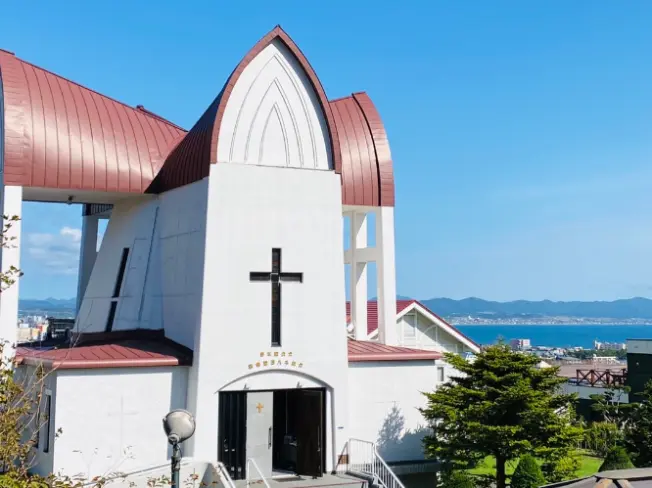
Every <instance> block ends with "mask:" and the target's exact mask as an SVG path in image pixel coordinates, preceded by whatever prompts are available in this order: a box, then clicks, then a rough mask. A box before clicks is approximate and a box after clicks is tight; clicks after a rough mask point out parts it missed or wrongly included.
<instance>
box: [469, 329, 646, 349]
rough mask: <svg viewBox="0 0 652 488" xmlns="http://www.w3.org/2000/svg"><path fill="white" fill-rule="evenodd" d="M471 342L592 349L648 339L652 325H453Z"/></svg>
mask: <svg viewBox="0 0 652 488" xmlns="http://www.w3.org/2000/svg"><path fill="white" fill-rule="evenodd" d="M456 327H457V328H458V329H459V330H460V332H462V333H463V334H465V335H467V336H469V337H470V338H471V339H473V340H474V341H475V342H477V343H479V344H482V345H486V344H494V343H496V342H497V341H498V339H499V338H502V339H504V340H505V341H507V342H509V340H510V339H530V341H531V342H532V345H533V346H553V347H575V346H581V347H583V348H585V349H592V348H593V341H594V340H598V341H600V342H625V341H626V340H627V339H652V325H615V324H614V325H457V326H456Z"/></svg>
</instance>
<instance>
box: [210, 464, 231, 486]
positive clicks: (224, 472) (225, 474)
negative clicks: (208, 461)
mask: <svg viewBox="0 0 652 488" xmlns="http://www.w3.org/2000/svg"><path fill="white" fill-rule="evenodd" d="M213 466H214V467H215V471H217V475H218V476H219V477H220V479H221V480H222V484H223V485H225V486H226V488H235V483H234V482H233V479H232V478H231V475H230V474H229V470H228V469H227V467H226V466H224V463H223V462H221V461H218V462H216V463H215V464H214V465H213Z"/></svg>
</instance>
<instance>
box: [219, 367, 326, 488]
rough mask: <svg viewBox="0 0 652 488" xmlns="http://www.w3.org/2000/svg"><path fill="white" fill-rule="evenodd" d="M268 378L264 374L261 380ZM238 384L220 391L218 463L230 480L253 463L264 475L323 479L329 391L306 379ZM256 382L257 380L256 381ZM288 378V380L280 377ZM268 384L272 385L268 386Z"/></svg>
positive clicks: (239, 477)
mask: <svg viewBox="0 0 652 488" xmlns="http://www.w3.org/2000/svg"><path fill="white" fill-rule="evenodd" d="M265 376H268V375H265ZM248 379H249V380H252V378H251V377H249V378H244V379H242V380H238V381H236V382H234V383H232V384H230V385H228V386H227V387H225V388H223V389H221V390H220V392H219V399H218V401H219V412H218V416H219V418H218V429H219V432H218V439H219V440H218V458H219V460H220V461H221V462H223V463H224V465H225V466H226V467H227V469H228V470H229V473H230V475H231V477H232V478H233V479H244V478H245V477H246V465H247V460H249V459H253V460H254V461H255V463H256V465H257V467H258V468H259V469H260V471H261V472H262V474H263V476H265V477H266V478H267V477H273V476H284V475H285V476H287V475H289V474H296V475H305V476H313V477H316V476H321V475H322V474H323V473H324V471H325V467H326V443H327V435H326V432H327V430H326V428H327V415H326V411H327V408H326V397H327V391H328V389H327V387H326V386H325V385H322V384H320V383H319V382H316V381H314V380H313V379H310V378H307V377H300V378H299V380H298V381H297V379H296V378H295V380H294V381H293V382H292V383H288V382H286V381H282V382H280V383H284V384H279V381H274V380H278V379H279V378H265V379H266V380H268V381H265V382H264V383H265V384H273V385H274V386H282V387H281V388H274V389H263V388H264V387H262V388H261V382H259V381H255V380H253V381H249V383H251V387H249V385H248V384H247V383H244V384H243V381H247V380H248ZM256 379H258V378H256ZM284 379H287V378H284ZM269 380H271V381H269Z"/></svg>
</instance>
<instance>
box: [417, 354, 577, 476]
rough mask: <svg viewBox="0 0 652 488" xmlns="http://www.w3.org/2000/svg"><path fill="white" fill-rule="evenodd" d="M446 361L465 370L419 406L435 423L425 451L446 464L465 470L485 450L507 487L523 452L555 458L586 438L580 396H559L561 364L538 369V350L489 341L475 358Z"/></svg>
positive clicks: (452, 356) (427, 394)
mask: <svg viewBox="0 0 652 488" xmlns="http://www.w3.org/2000/svg"><path fill="white" fill-rule="evenodd" d="M446 360H447V361H448V362H449V363H450V364H451V366H453V367H454V368H456V369H457V370H458V371H459V372H460V373H462V374H461V375H460V376H456V377H452V378H450V380H449V382H448V383H446V384H444V385H442V386H440V387H439V389H437V390H436V391H435V392H432V393H425V396H426V398H427V405H426V407H425V408H423V409H422V410H421V413H422V414H423V416H424V417H425V418H426V419H427V420H428V421H429V422H430V425H431V426H432V428H433V432H432V434H431V435H429V436H427V437H426V438H425V439H424V447H425V452H426V455H427V456H428V457H431V458H435V459H438V460H440V462H442V464H443V466H445V469H449V470H451V469H456V468H462V469H464V468H468V467H470V466H472V465H473V464H474V463H476V462H478V461H480V460H481V459H483V458H484V457H486V456H493V457H494V458H495V459H496V472H495V483H496V487H497V488H505V485H506V473H505V466H506V463H507V462H508V461H510V460H515V459H517V458H519V457H520V456H521V455H523V454H528V453H532V454H535V455H536V456H537V457H539V458H543V459H544V460H547V461H550V462H556V461H557V460H559V459H562V458H564V457H565V456H567V455H568V454H569V453H570V452H571V451H572V449H574V448H575V447H576V446H577V445H578V444H579V443H580V441H581V438H582V428H581V427H580V426H579V425H578V424H576V422H575V413H574V408H573V403H574V399H575V396H574V395H568V394H562V393H560V392H559V387H560V385H561V384H562V383H564V382H565V381H566V379H564V378H561V377H559V376H557V372H558V368H537V365H538V363H539V359H538V358H537V357H535V356H533V355H529V354H522V353H519V352H513V351H512V350H511V349H510V348H509V347H508V346H506V345H504V344H499V345H496V346H491V347H489V348H487V349H485V350H484V351H482V352H481V353H479V354H478V355H476V357H475V359H474V360H472V361H467V360H465V359H463V358H462V357H460V356H458V355H455V354H447V355H446Z"/></svg>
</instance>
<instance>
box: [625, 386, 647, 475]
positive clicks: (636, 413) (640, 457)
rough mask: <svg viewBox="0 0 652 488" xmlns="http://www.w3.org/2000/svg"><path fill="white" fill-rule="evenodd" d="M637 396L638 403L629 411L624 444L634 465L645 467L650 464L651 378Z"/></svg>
mask: <svg viewBox="0 0 652 488" xmlns="http://www.w3.org/2000/svg"><path fill="white" fill-rule="evenodd" d="M637 396H638V397H639V399H640V400H639V401H640V403H635V404H634V406H633V407H632V409H631V411H630V412H629V418H628V420H627V424H626V425H625V431H624V434H625V440H624V446H625V448H626V449H627V452H629V455H630V456H631V459H632V461H633V462H634V464H635V465H636V467H638V468H647V467H651V466H652V380H650V381H648V383H647V384H646V385H645V389H644V390H643V392H642V393H639V394H638V395H637Z"/></svg>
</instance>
